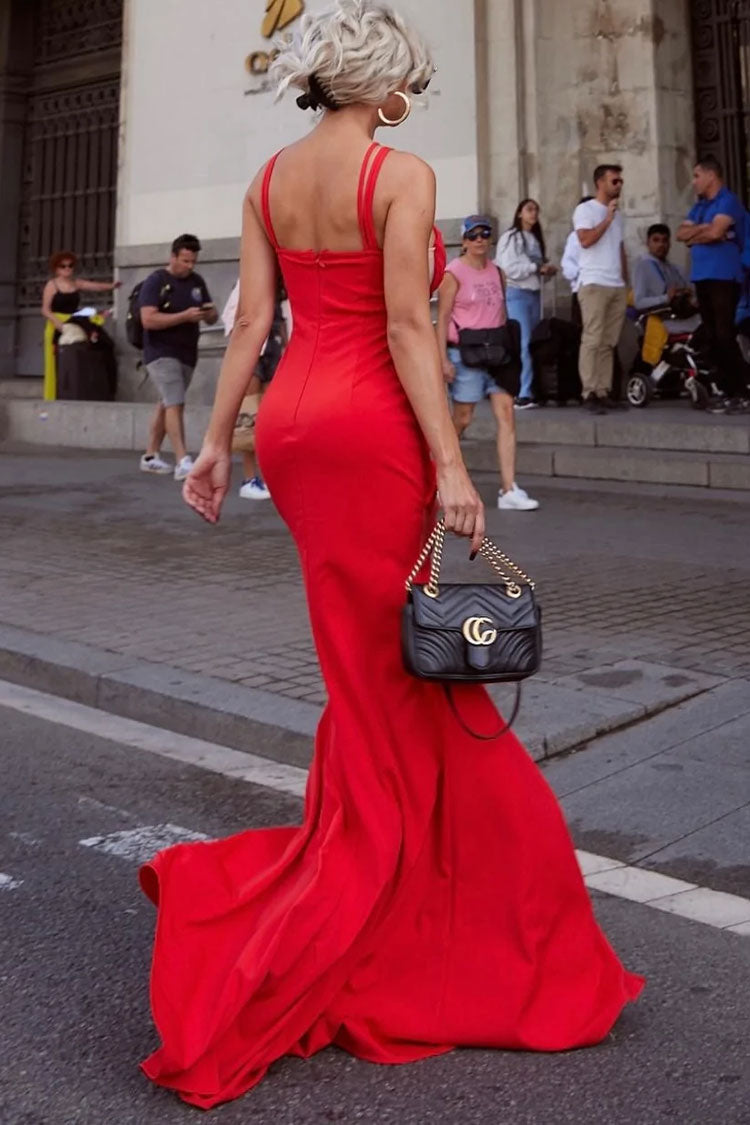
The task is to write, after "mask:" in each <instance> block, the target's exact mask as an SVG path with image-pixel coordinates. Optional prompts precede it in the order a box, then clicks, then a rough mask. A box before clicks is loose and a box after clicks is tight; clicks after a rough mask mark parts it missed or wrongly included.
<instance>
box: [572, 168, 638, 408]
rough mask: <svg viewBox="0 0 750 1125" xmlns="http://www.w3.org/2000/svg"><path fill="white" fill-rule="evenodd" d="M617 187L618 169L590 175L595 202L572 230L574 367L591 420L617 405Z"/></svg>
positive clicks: (584, 207)
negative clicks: (577, 326)
mask: <svg viewBox="0 0 750 1125" xmlns="http://www.w3.org/2000/svg"><path fill="white" fill-rule="evenodd" d="M622 185H623V178H622V168H621V167H620V165H619V164H600V165H599V167H598V168H596V170H595V171H594V188H595V191H596V194H595V196H594V198H593V199H590V200H589V201H588V202H587V203H579V205H578V206H577V207H576V209H575V212H574V214H573V228H574V230H575V232H576V234H577V235H578V241H579V242H580V244H581V254H580V266H581V268H580V274H579V284H580V287H579V290H578V300H579V301H580V305H581V318H582V320H583V337H582V339H581V353H580V359H579V367H580V372H581V383H582V385H583V394H584V406H585V407H586V408H587V409H588V410H590V411H591V412H592V413H594V414H606V412H607V410H610V409H613V408H615V407H619V406H620V405H621V404H620V403H619V402H615V401H613V399H612V372H613V363H614V351H615V348H616V347H617V342H618V340H619V339H620V333H621V332H622V326H623V324H624V323H625V313H626V310H627V303H628V297H627V294H628V290H627V286H628V263H627V258H626V256H625V246H624V241H623V239H624V234H625V224H624V222H623V218H622V215H621V213H620V210H619V208H620V195H621V193H622Z"/></svg>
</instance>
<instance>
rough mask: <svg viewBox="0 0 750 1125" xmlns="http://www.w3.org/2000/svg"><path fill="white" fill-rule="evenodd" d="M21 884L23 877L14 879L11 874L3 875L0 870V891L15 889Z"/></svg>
mask: <svg viewBox="0 0 750 1125" xmlns="http://www.w3.org/2000/svg"><path fill="white" fill-rule="evenodd" d="M21 886H23V879H14V878H13V876H12V875H4V874H3V872H2V871H0V891H15V890H16V888H18V887H21Z"/></svg>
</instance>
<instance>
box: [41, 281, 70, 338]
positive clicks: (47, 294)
mask: <svg viewBox="0 0 750 1125" xmlns="http://www.w3.org/2000/svg"><path fill="white" fill-rule="evenodd" d="M54 295H55V283H54V281H48V282H47V284H46V285H45V287H44V289H43V291H42V316H43V317H44V319H45V320H50V321H51V322H52V323H53V324H54V326H55V328H58V329H59V328H62V326H63V324H64V323H65V321H64V320H61V319H60V318H59V317H58V316H55V314H54V313H53V311H52V298H53V297H54Z"/></svg>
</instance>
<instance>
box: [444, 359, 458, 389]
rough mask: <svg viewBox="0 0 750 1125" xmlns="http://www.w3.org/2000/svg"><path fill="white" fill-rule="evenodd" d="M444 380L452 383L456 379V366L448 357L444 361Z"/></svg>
mask: <svg viewBox="0 0 750 1125" xmlns="http://www.w3.org/2000/svg"><path fill="white" fill-rule="evenodd" d="M443 378H444V379H445V381H446V383H452V382H453V380H454V379H455V378H456V365H455V363H451V361H450V360H449V359H448V357H447V356H446V357H445V359H444V360H443Z"/></svg>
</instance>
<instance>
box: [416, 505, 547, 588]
mask: <svg viewBox="0 0 750 1125" xmlns="http://www.w3.org/2000/svg"><path fill="white" fill-rule="evenodd" d="M444 543H445V521H444V520H438V522H437V524H436V525H435V528H434V530H433V532H432V534H431V535H430V537H429V539H428V540H427V542H426V543H425V545H424V547H423V548H422V553H421V554H420V556H419V558H418V559H417V562H416V564H415V566H414V569H413V570H412V572H411V574H410V575H409V577H408V578H407V579H406V589H407V591H408V592H409V593H410V592H411V590H412V587H413V585H414V582H415V580H416V577H417V575H418V574H419V572H420V570H421V569H422V567H423V566H424V564H425V562H426V561H427V558H428V556H429V555H432V558H431V560H430V578H429V581H428V582H427V584H426V586H425V593H426V594H428V595H429V596H430V597H431V598H436V597H437V596H438V594H439V593H440V587H439V585H438V583H439V581H440V568H441V566H442V562H443V545H444ZM479 551H480V553H481V554H482V555H483V556H484V558H485V559H486V560H487V562H488V563H489V564H490V566H491V567H492V569H493V570H494V571H495V573H496V574H498V575H499V576H500V578H502V580H503V582H504V583H505V588H506V591H507V593H508V595H509V596H510V597H511V598H520V596H521V594H522V593H523V591H522V589H521V585H520V584H519V582H518V579H519V578H520V580H521V582H522V583H525V584H526V585H527V586H529V587H530V588H531V589H532V590H533V589H534V586H535V583H534V582H533V581H532V579H531V578H529V576H528V574H527V573H526V571H524V570H522V569H521V567H520V566H518V565H517V564H516V563H514V562H513V560H512V559H510V558H508V556H507V555H506V554H505V552H504V551H501V550H500V548H499V547H498V546H496V544H495V543H493V542H492V540H491V539H488V538H487V537H486V536H485V538H484V539H483V540H482V545H481V547H480V548H479ZM505 567H507V568H508V570H505V569H504V568H505ZM508 571H511V572H512V573H510V574H509V573H508Z"/></svg>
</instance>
